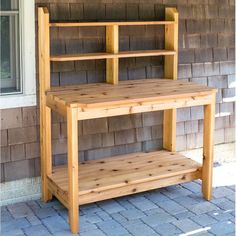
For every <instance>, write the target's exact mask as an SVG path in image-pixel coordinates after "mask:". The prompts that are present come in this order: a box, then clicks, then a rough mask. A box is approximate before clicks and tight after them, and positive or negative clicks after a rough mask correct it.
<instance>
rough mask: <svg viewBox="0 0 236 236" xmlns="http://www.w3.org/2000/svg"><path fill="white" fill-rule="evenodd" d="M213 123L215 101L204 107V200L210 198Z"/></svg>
mask: <svg viewBox="0 0 236 236" xmlns="http://www.w3.org/2000/svg"><path fill="white" fill-rule="evenodd" d="M214 122H215V99H214V102H212V103H211V104H208V105H205V106H204V131H203V132H204V133H203V135H204V137H203V166H202V193H203V196H204V198H205V199H206V200H211V198H212V172H213V150H214Z"/></svg>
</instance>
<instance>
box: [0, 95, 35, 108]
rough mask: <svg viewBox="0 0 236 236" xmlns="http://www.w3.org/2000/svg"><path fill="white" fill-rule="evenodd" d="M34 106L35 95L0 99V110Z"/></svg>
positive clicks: (2, 97)
mask: <svg viewBox="0 0 236 236" xmlns="http://www.w3.org/2000/svg"><path fill="white" fill-rule="evenodd" d="M29 106H36V95H35V94H30V95H24V94H16V95H9V96H8V95H6V96H1V97H0V109H9V108H17V107H29Z"/></svg>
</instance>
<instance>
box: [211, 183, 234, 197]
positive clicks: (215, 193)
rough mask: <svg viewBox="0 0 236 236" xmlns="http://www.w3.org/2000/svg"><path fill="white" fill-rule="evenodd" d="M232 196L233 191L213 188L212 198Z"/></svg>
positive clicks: (225, 188)
mask: <svg viewBox="0 0 236 236" xmlns="http://www.w3.org/2000/svg"><path fill="white" fill-rule="evenodd" d="M233 194H234V191H233V190H231V189H229V188H227V187H225V186H222V187H218V188H214V191H213V196H214V198H222V197H226V196H231V195H233Z"/></svg>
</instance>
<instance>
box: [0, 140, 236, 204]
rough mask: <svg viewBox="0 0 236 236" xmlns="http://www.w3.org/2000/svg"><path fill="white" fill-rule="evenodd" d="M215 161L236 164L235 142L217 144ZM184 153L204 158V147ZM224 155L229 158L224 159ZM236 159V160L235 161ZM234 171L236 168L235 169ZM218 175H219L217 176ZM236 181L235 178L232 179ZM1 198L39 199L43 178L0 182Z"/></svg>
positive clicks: (3, 201)
mask: <svg viewBox="0 0 236 236" xmlns="http://www.w3.org/2000/svg"><path fill="white" fill-rule="evenodd" d="M214 150H215V161H217V162H222V163H225V162H226V161H227V162H228V161H230V162H229V163H228V164H226V165H228V166H230V165H231V166H233V167H234V166H235V165H236V159H235V143H226V144H220V145H215V148H214ZM181 153H182V154H184V155H186V156H188V157H191V158H193V159H195V160H200V159H202V148H198V149H193V150H189V151H185V152H181ZM222 156H225V157H227V158H229V159H227V158H225V159H222ZM233 161H234V162H233ZM233 172H235V170H234V169H233ZM216 177H217V176H216ZM232 181H234V179H232ZM0 189H1V200H0V206H4V205H8V204H13V203H17V202H23V201H30V200H38V199H40V197H41V179H40V177H34V178H27V179H21V180H16V181H11V182H6V183H1V184H0Z"/></svg>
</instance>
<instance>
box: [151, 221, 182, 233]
mask: <svg viewBox="0 0 236 236" xmlns="http://www.w3.org/2000/svg"><path fill="white" fill-rule="evenodd" d="M154 229H155V230H156V231H157V232H158V233H159V234H160V235H165V236H168V235H169V236H172V235H179V234H181V233H182V231H181V230H180V229H178V228H177V227H176V226H175V225H173V224H171V223H165V224H161V225H158V226H156V227H154Z"/></svg>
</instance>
